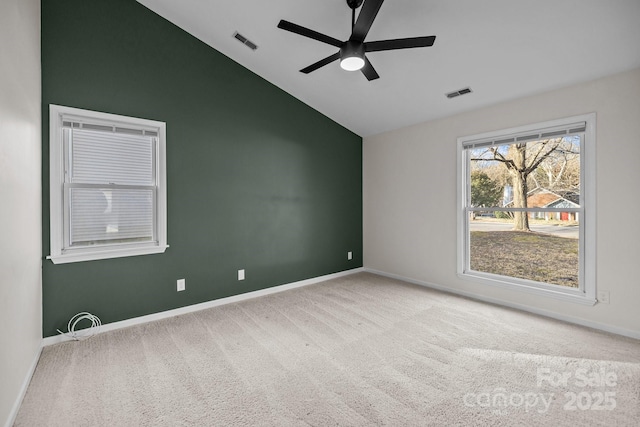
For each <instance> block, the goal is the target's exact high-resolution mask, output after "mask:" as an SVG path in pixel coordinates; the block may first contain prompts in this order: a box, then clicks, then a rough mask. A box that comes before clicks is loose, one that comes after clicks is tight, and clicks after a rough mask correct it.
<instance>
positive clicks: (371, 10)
mask: <svg viewBox="0 0 640 427" xmlns="http://www.w3.org/2000/svg"><path fill="white" fill-rule="evenodd" d="M383 2H384V0H365V2H364V5H362V9H361V10H360V14H359V15H358V20H357V21H356V24H355V25H354V26H353V31H352V32H351V37H350V38H349V40H351V41H357V42H361V43H362V42H363V41H364V38H365V37H367V34H368V33H369V29H370V28H371V25H372V24H373V20H374V19H376V15H377V14H378V11H379V10H380V6H382V3H383Z"/></svg>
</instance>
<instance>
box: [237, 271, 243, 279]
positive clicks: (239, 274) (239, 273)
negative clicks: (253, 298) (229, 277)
mask: <svg viewBox="0 0 640 427" xmlns="http://www.w3.org/2000/svg"><path fill="white" fill-rule="evenodd" d="M238 280H244V270H238Z"/></svg>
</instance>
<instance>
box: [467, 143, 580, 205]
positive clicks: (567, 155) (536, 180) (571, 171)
mask: <svg viewBox="0 0 640 427" xmlns="http://www.w3.org/2000/svg"><path fill="white" fill-rule="evenodd" d="M580 143H581V136H580V135H573V136H568V137H561V138H550V139H544V140H536V141H521V142H518V143H513V144H507V145H501V146H495V147H484V148H476V149H470V150H469V151H468V155H469V178H470V181H469V195H470V200H469V204H470V206H471V207H490V206H495V207H509V208H567V207H569V208H578V207H579V206H580Z"/></svg>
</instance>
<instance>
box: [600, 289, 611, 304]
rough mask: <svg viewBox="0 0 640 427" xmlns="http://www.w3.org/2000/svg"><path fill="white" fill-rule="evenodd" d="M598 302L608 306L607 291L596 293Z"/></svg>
mask: <svg viewBox="0 0 640 427" xmlns="http://www.w3.org/2000/svg"><path fill="white" fill-rule="evenodd" d="M598 302H600V303H602V304H609V291H598Z"/></svg>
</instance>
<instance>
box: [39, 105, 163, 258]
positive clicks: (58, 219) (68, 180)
mask: <svg viewBox="0 0 640 427" xmlns="http://www.w3.org/2000/svg"><path fill="white" fill-rule="evenodd" d="M50 122H51V123H50V124H51V136H50V138H51V143H50V158H51V165H50V166H51V247H52V249H51V252H52V254H51V256H50V258H51V259H52V260H53V261H54V262H55V263H60V262H75V261H85V260H92V259H104V258H113V257H121V256H130V255H144V254H151V253H161V252H164V250H165V249H166V248H167V244H166V175H165V150H166V148H165V141H164V138H165V124H164V123H162V122H156V121H151V120H146V119H137V118H132V117H125V116H117V115H113V114H107V113H98V112H95V111H88V110H79V109H76V108H70V107H61V106H54V105H51V110H50Z"/></svg>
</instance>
